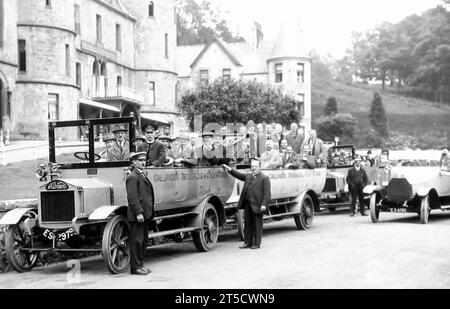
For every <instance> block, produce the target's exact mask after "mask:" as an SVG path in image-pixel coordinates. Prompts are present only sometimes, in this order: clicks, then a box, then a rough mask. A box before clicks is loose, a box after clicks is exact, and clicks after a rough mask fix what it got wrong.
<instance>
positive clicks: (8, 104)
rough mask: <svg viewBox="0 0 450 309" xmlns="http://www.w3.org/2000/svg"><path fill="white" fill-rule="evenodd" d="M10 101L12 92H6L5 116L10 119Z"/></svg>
mask: <svg viewBox="0 0 450 309" xmlns="http://www.w3.org/2000/svg"><path fill="white" fill-rule="evenodd" d="M11 101H12V92H11V91H8V92H7V93H6V115H7V116H8V117H9V118H11Z"/></svg>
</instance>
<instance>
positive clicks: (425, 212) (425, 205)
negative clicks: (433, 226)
mask: <svg viewBox="0 0 450 309" xmlns="http://www.w3.org/2000/svg"><path fill="white" fill-rule="evenodd" d="M430 212H431V207H430V200H429V197H428V195H427V196H424V197H422V200H421V202H420V223H422V224H427V223H428V219H429V217H430Z"/></svg>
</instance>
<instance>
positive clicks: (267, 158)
mask: <svg viewBox="0 0 450 309" xmlns="http://www.w3.org/2000/svg"><path fill="white" fill-rule="evenodd" d="M282 164H283V161H282V160H281V157H280V153H279V152H278V151H277V150H275V149H273V142H272V141H267V142H266V151H265V152H264V153H263V154H261V168H262V169H276V168H279V167H281V166H282Z"/></svg>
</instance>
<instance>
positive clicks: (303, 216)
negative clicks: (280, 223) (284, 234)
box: [294, 194, 314, 230]
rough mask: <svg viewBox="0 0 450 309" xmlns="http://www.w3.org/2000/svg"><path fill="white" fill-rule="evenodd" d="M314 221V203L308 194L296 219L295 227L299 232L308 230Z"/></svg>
mask: <svg viewBox="0 0 450 309" xmlns="http://www.w3.org/2000/svg"><path fill="white" fill-rule="evenodd" d="M313 219H314V202H313V200H312V198H311V196H309V195H308V194H306V195H305V197H304V198H303V201H302V204H301V206H300V213H299V214H298V215H296V216H295V217H294V220H295V225H297V228H298V229H299V230H307V229H309V228H310V227H311V226H312V223H313Z"/></svg>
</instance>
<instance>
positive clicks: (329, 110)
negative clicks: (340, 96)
mask: <svg viewBox="0 0 450 309" xmlns="http://www.w3.org/2000/svg"><path fill="white" fill-rule="evenodd" d="M337 113H338V106H337V101H336V98H335V97H329V98H328V100H327V104H326V105H325V109H324V114H325V116H331V115H333V114H337Z"/></svg>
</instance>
